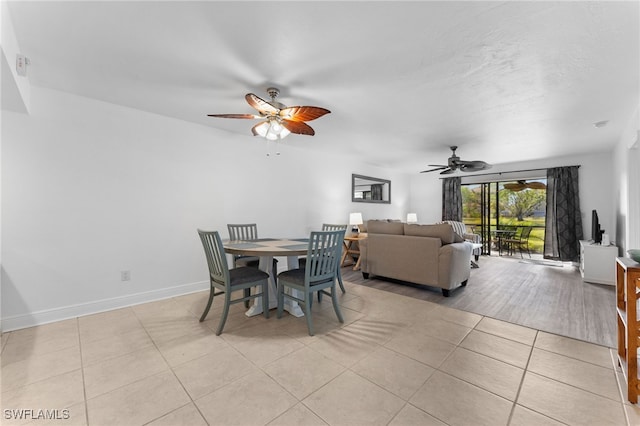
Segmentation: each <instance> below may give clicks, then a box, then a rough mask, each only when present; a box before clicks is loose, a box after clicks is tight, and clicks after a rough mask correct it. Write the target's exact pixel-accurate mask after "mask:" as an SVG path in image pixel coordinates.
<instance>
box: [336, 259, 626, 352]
mask: <svg viewBox="0 0 640 426" xmlns="http://www.w3.org/2000/svg"><path fill="white" fill-rule="evenodd" d="M479 264H480V268H478V269H472V270H471V277H470V279H469V282H468V284H467V286H466V287H464V288H460V289H458V290H456V291H453V292H451V296H450V297H443V296H442V292H441V291H440V289H437V288H432V287H426V286H418V285H413V284H409V283H404V282H402V281H396V280H389V279H384V278H380V277H372V278H370V279H368V280H365V279H364V278H363V277H362V274H361V273H360V271H353V270H352V269H351V268H350V267H344V268H342V275H343V278H344V279H345V280H347V281H349V282H351V283H354V284H359V285H365V286H369V287H373V288H377V289H380V290H385V291H390V292H393V293H397V294H402V295H406V296H410V297H415V298H418V299H422V300H428V301H430V302H434V303H438V304H440V305H443V306H448V307H451V308H456V309H461V310H463V311H467V312H473V313H476V314H480V315H484V316H488V317H491V318H495V319H499V320H502V321H507V322H510V323H513V324H519V325H523V326H526V327H531V328H535V329H538V330H543V331H547V332H550V333H554V334H559V335H562V336H567V337H571V338H574V339H579V340H583V341H587V342H591V343H597V344H599V345H604V346H609V347H612V348H613V347H615V346H616V315H615V286H609V285H601V284H591V283H584V282H582V279H581V277H580V272H579V271H578V270H577V268H576V267H575V266H572V265H568V264H565V265H562V264H554V263H553V262H546V261H535V260H534V261H529V260H521V259H519V258H508V257H497V256H482V257H481V258H480V261H479Z"/></svg>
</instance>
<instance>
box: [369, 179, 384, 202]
mask: <svg viewBox="0 0 640 426" xmlns="http://www.w3.org/2000/svg"><path fill="white" fill-rule="evenodd" d="M371 199H372V200H382V184H379V183H374V184H373V185H371Z"/></svg>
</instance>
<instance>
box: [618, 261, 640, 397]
mask: <svg viewBox="0 0 640 426" xmlns="http://www.w3.org/2000/svg"><path fill="white" fill-rule="evenodd" d="M615 265H616V304H617V307H616V311H617V316H618V363H619V364H620V368H622V372H623V374H624V377H625V379H626V380H627V398H628V399H629V402H632V403H634V404H636V403H637V402H638V393H640V389H639V388H638V383H639V382H638V338H639V336H640V322H638V292H639V291H640V263H637V262H635V261H633V260H631V259H629V258H626V257H618V258H616V262H615Z"/></svg>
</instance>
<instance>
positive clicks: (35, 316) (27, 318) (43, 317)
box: [0, 281, 209, 332]
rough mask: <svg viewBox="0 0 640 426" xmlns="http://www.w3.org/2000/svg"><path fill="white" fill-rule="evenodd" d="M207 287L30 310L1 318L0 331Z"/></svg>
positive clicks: (184, 286) (204, 284)
mask: <svg viewBox="0 0 640 426" xmlns="http://www.w3.org/2000/svg"><path fill="white" fill-rule="evenodd" d="M208 289H209V281H200V282H196V283H190V284H182V285H178V286H175V287H167V288H162V289H158V290H152V291H147V292H143V293H136V294H130V295H127V296H121V297H114V298H111V299H104V300H97V301H94V302H89V303H83V304H80V305H71V306H63V307H61V308H55V309H48V310H44V311H39V312H32V313H29V314H25V315H16V316H13V317H8V318H2V319H1V320H0V321H1V322H0V323H1V324H2V331H3V332H7V331H13V330H19V329H21V328H27V327H33V326H36V325H42V324H48V323H50V322H55V321H62V320H66V319H70V318H77V317H81V316H84V315H91V314H97V313H99V312H105V311H111V310H114V309H120V308H126V307H128V306H133V305H139V304H141V303H147V302H153V301H155V300H161V299H168V298H170V297H175V296H182V295H184V294H189V293H195V292H197V291H202V290H208Z"/></svg>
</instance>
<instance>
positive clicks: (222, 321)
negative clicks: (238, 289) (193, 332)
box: [216, 291, 231, 336]
mask: <svg viewBox="0 0 640 426" xmlns="http://www.w3.org/2000/svg"><path fill="white" fill-rule="evenodd" d="M230 293H231V292H228V291H227V292H225V294H224V309H223V310H222V316H221V317H220V324H218V330H216V336H219V335H220V334H222V329H223V328H224V324H225V323H226V322H227V315H229V305H230V304H231V294H230Z"/></svg>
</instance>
